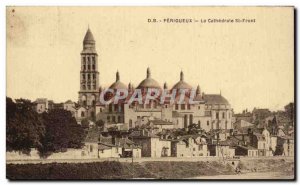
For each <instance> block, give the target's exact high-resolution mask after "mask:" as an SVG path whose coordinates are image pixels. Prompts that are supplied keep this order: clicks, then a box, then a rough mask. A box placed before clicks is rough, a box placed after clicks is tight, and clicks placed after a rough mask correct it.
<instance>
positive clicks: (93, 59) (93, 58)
mask: <svg viewBox="0 0 300 185" xmlns="http://www.w3.org/2000/svg"><path fill="white" fill-rule="evenodd" d="M92 62H93V64H95V57H94V56H92Z"/></svg>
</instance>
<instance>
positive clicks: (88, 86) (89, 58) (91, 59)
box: [78, 28, 99, 107]
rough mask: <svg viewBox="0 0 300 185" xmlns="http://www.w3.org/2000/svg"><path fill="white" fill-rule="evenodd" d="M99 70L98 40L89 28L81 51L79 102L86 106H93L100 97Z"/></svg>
mask: <svg viewBox="0 0 300 185" xmlns="http://www.w3.org/2000/svg"><path fill="white" fill-rule="evenodd" d="M98 89H99V72H98V54H97V51H96V41H95V39H94V36H93V34H92V32H91V30H90V28H88V30H87V32H86V34H85V36H84V39H83V49H82V51H81V70H80V91H79V101H78V102H79V104H80V105H81V106H85V107H93V106H94V105H95V104H96V101H97V100H98V97H99V92H98Z"/></svg>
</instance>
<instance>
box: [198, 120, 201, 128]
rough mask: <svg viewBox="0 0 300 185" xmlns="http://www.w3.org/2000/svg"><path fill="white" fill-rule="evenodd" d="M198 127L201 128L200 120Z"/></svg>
mask: <svg viewBox="0 0 300 185" xmlns="http://www.w3.org/2000/svg"><path fill="white" fill-rule="evenodd" d="M198 127H199V128H201V121H200V120H199V121H198Z"/></svg>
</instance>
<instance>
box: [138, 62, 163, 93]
mask: <svg viewBox="0 0 300 185" xmlns="http://www.w3.org/2000/svg"><path fill="white" fill-rule="evenodd" d="M148 88H154V89H161V87H160V85H159V84H158V82H157V81H156V80H154V79H153V78H151V72H150V69H149V67H148V68H147V78H146V79H145V80H143V81H142V82H141V83H140V84H139V85H138V87H137V89H148Z"/></svg>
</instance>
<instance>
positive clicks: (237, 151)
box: [7, 29, 295, 160]
mask: <svg viewBox="0 0 300 185" xmlns="http://www.w3.org/2000/svg"><path fill="white" fill-rule="evenodd" d="M95 46H96V42H95V39H94V37H93V34H92V32H91V30H90V29H88V30H87V32H86V35H85V37H84V40H83V50H82V52H81V70H80V82H79V83H80V89H79V93H78V94H79V96H78V101H77V102H73V101H71V100H67V101H66V102H63V103H55V102H53V101H52V100H48V99H47V98H38V99H36V100H35V101H34V102H30V103H28V102H27V103H28V105H30V106H29V108H28V107H24V105H25V104H26V101H23V100H21V101H20V100H18V101H15V100H11V102H9V103H10V106H8V107H11V108H12V109H11V110H14V111H16V112H18V111H17V109H18V107H20V106H21V107H22V110H26V111H27V110H28V109H32V110H33V111H34V112H35V113H37V115H35V113H32V115H33V117H34V118H35V119H36V120H39V119H40V116H41V117H42V118H41V119H43V120H44V122H47V124H45V129H46V130H47V129H48V130H50V131H51V133H52V134H53V135H51V134H48V135H47V133H50V131H49V132H46V133H44V132H43V131H41V133H43V134H40V135H43V136H44V135H46V136H47V137H48V138H50V137H56V136H55V134H56V133H59V132H62V135H60V137H63V135H64V134H63V131H64V129H67V130H66V132H68V133H69V132H70V133H71V135H72V136H68V137H70V138H71V137H73V138H76V137H78V138H76V141H75V140H74V141H71V140H68V142H66V143H65V144H64V145H62V144H61V143H62V141H63V139H61V140H59V141H57V142H56V141H55V138H54V139H53V140H52V141H55V142H56V143H55V144H56V145H54V146H58V145H59V147H58V148H55V147H53V146H51V147H52V148H51V147H49V146H47V147H48V149H49V148H51V153H49V154H47V155H44V156H41V155H40V154H41V151H43V149H45V148H43V147H45V145H46V143H47V142H43V141H37V140H38V139H36V138H35V141H34V142H32V143H29V144H28V143H27V145H26V146H28V147H29V148H30V151H27V152H26V153H22V152H20V151H21V150H22V149H21V148H22V147H19V148H20V150H19V148H18V142H19V141H18V140H17V139H15V138H14V136H11V135H13V134H11V135H10V133H14V134H15V133H16V128H12V127H10V123H13V121H15V120H14V118H13V117H14V116H15V115H16V114H14V115H11V119H8V133H9V134H8V136H11V137H12V138H9V139H8V140H9V144H8V146H9V149H8V151H7V160H22V159H26V160H28V159H29V160H30V159H41V158H43V159H44V158H47V159H78V160H80V159H107V158H147V157H148V158H160V157H170V158H172V157H174V158H181V157H190V158H201V157H220V158H223V159H231V158H236V157H239V156H243V157H272V156H294V138H295V137H294V123H295V120H294V112H295V111H294V103H293V102H291V103H289V104H287V105H286V106H285V107H284V111H270V110H269V109H267V108H265V109H261V108H254V109H253V110H252V111H248V110H247V109H246V110H244V111H243V112H242V113H234V110H233V108H232V107H231V105H230V103H229V101H228V100H227V99H226V98H225V97H223V96H222V94H221V93H217V94H206V93H205V92H202V91H201V88H200V86H199V85H198V86H197V87H192V86H191V85H190V84H189V83H188V80H187V79H185V78H184V72H183V71H181V72H180V75H179V81H178V82H177V83H176V84H174V85H173V86H172V87H169V86H168V85H167V84H166V83H164V85H163V86H160V83H159V82H158V81H156V80H155V79H154V77H153V76H152V74H151V70H150V68H148V69H147V70H146V77H145V79H143V80H142V81H141V82H140V84H138V86H137V87H134V85H133V84H131V83H129V84H128V85H125V84H124V83H123V82H122V81H121V75H120V73H119V72H118V71H117V72H116V80H115V82H114V83H112V84H111V85H110V86H109V87H102V86H101V85H100V83H99V78H100V75H99V72H98V54H97V51H96V47H95ZM149 89H155V90H157V92H166V93H168V94H169V99H167V101H164V102H160V96H161V95H158V96H156V97H154V96H152V95H151V94H150V95H149V94H147V92H148V90H149ZM120 90H126V92H128V94H129V95H132V94H134V93H135V92H136V90H139V92H140V93H141V95H142V100H141V101H139V100H136V101H131V102H130V101H128V99H127V98H123V99H119V100H118V101H117V103H115V102H114V103H113V102H110V103H103V102H101V101H100V99H101V94H103V97H102V98H104V99H105V100H112V99H116V97H117V95H120V94H118V92H120ZM181 90H184V94H183V95H178V96H177V95H175V96H174V102H173V101H171V98H172V96H171V95H172V92H179V91H181ZM193 90H194V92H195V94H194V95H195V96H193V100H195V102H196V103H194V104H190V103H189V100H190V98H189V97H190V95H191V93H192V91H193ZM103 92H105V93H103ZM148 95H149V96H152V99H151V100H150V101H148V103H145V101H144V98H147V96H148ZM179 99H181V100H183V103H176V102H177V100H179ZM245 106H246V105H245ZM60 111H61V112H60ZM21 113H22V112H21ZM21 113H20V114H19V113H18V115H21V116H20V117H18V119H23V118H22V114H21ZM57 115H58V116H60V117H57ZM23 116H24V115H23ZM52 118H53V119H52ZM24 119H25V118H24ZM26 119H30V118H26ZM64 119H65V120H64ZM66 120H67V121H69V122H74V123H76V124H73V125H70V126H68V127H64V125H63V124H60V125H59V126H56V127H54V126H53V127H51V124H52V123H53V124H54V122H55V121H57V122H60V123H64V122H66ZM75 120H76V121H75ZM73 128H74V132H73V131H72V129H73ZM43 129H44V126H41V130H43ZM24 130H26V129H24ZM75 130H76V131H75ZM38 131H40V130H38ZM76 132H77V133H79V132H80V134H77V135H76ZM81 132H82V133H81ZM75 135H76V136H75ZM79 136H80V137H79ZM47 137H45V138H46V139H47ZM66 137H67V136H66ZM41 138H43V137H42V136H41ZM10 146H11V147H10ZM18 150H19V151H18Z"/></svg>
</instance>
